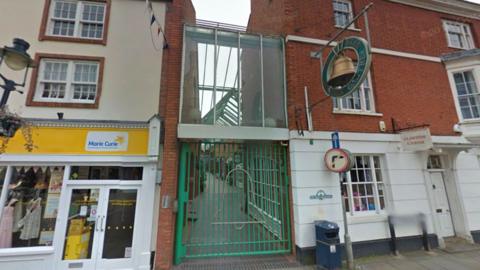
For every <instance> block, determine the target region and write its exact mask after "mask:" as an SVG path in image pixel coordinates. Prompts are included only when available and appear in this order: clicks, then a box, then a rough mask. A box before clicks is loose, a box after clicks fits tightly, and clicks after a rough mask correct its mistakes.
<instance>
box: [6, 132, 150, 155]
mask: <svg viewBox="0 0 480 270" xmlns="http://www.w3.org/2000/svg"><path fill="white" fill-rule="evenodd" d="M32 133H33V134H32V137H33V144H34V149H33V151H32V152H28V151H27V150H25V143H26V142H25V139H24V138H23V136H22V132H21V131H18V132H17V133H16V134H15V137H13V138H12V139H11V140H10V141H9V142H8V145H7V148H6V151H5V153H6V154H53V155H75V154H77V155H147V149H148V129H147V128H129V129H121V128H119V129H113V128H75V127H33V128H32Z"/></svg>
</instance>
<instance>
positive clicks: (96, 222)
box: [95, 216, 101, 232]
mask: <svg viewBox="0 0 480 270" xmlns="http://www.w3.org/2000/svg"><path fill="white" fill-rule="evenodd" d="M100 218H101V216H97V217H96V218H95V231H96V232H98V231H100V229H99V228H98V223H100V222H99V219H100Z"/></svg>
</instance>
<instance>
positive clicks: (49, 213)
mask: <svg viewBox="0 0 480 270" xmlns="http://www.w3.org/2000/svg"><path fill="white" fill-rule="evenodd" d="M2 175H3V177H0V179H2V180H1V183H2V185H3V178H4V175H5V174H4V169H1V170H0V176H2ZM62 182H63V167H12V178H11V181H10V185H9V187H8V193H7V200H6V203H5V207H4V209H3V213H2V217H1V218H0V230H1V231H0V248H13V247H34V246H51V245H52V241H53V233H54V229H55V222H56V219H57V212H58V206H59V200H60V191H61V188H62Z"/></svg>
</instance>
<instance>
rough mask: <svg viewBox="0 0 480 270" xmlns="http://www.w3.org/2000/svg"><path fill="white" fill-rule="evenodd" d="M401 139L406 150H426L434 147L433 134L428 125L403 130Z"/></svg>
mask: <svg viewBox="0 0 480 270" xmlns="http://www.w3.org/2000/svg"><path fill="white" fill-rule="evenodd" d="M400 139H401V142H402V148H403V150H405V151H425V150H429V149H432V148H433V142H432V135H431V134H430V129H429V128H428V127H425V128H416V129H410V130H405V131H402V132H400Z"/></svg>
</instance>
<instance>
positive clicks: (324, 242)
mask: <svg viewBox="0 0 480 270" xmlns="http://www.w3.org/2000/svg"><path fill="white" fill-rule="evenodd" d="M338 232H339V228H338V225H337V224H336V223H333V222H330V221H326V220H318V221H315V236H316V243H317V246H316V252H315V255H316V260H317V266H320V267H323V268H325V269H328V270H334V269H341V268H342V257H341V252H340V238H339V236H338Z"/></svg>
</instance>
